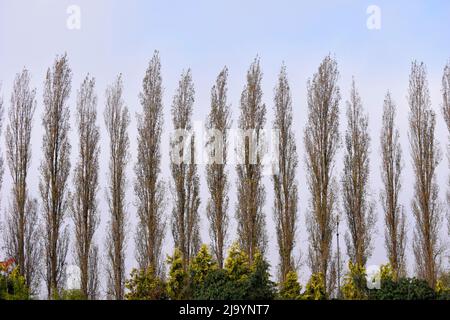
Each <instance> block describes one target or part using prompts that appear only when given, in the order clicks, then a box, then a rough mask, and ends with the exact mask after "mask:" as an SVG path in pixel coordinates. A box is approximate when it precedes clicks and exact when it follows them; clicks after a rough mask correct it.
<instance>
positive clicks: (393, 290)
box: [371, 278, 436, 300]
mask: <svg viewBox="0 0 450 320" xmlns="http://www.w3.org/2000/svg"><path fill="white" fill-rule="evenodd" d="M371 298H372V299H376V300H430V299H435V298H436V293H435V292H434V290H433V289H432V288H430V287H429V286H428V283H427V282H426V281H425V280H420V279H417V278H400V279H399V280H398V281H394V280H391V279H388V280H384V281H382V284H381V288H380V289H379V290H371Z"/></svg>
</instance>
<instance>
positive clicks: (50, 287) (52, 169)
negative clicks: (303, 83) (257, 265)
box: [0, 52, 450, 299]
mask: <svg viewBox="0 0 450 320" xmlns="http://www.w3.org/2000/svg"><path fill="white" fill-rule="evenodd" d="M338 78H339V72H338V66H337V63H336V61H335V60H334V59H333V58H332V57H331V56H327V57H325V59H324V60H323V61H322V62H321V64H320V66H319V68H318V70H317V72H316V73H315V74H314V75H313V77H312V78H311V79H310V80H308V83H307V106H308V107H307V108H308V109H307V124H306V127H305V129H304V146H305V162H306V168H307V180H306V181H307V185H308V188H309V191H310V198H309V202H308V206H307V209H305V214H306V228H307V232H308V234H309V248H308V255H307V256H308V262H309V266H310V268H311V271H312V272H313V273H321V274H322V275H324V279H325V287H326V288H327V290H328V291H329V292H331V291H332V290H333V289H334V288H336V281H337V278H338V276H339V274H338V273H339V271H338V268H339V265H338V258H339V257H338V253H337V252H336V251H335V250H333V237H334V234H335V232H336V231H337V226H338V223H339V220H340V219H341V217H340V216H341V215H342V216H343V217H344V219H345V220H346V222H347V226H348V232H347V234H346V237H345V240H346V246H347V253H348V256H349V259H350V260H351V261H352V262H353V263H356V264H359V265H361V266H364V265H365V264H366V262H367V260H368V258H369V257H370V255H371V252H372V248H373V243H372V238H371V236H372V234H373V228H374V225H375V221H376V215H375V212H374V200H373V199H371V197H370V195H369V160H370V155H369V147H370V142H371V141H370V138H369V126H368V117H367V114H366V113H365V111H364V109H363V105H362V101H361V98H360V96H359V94H358V90H357V88H356V84H355V82H354V81H353V83H352V86H351V91H350V95H349V99H348V101H347V108H346V109H347V113H346V116H347V117H346V118H347V129H346V132H345V135H344V139H343V140H344V141H343V143H341V135H340V132H339V117H340V101H341V94H340V90H339V86H338ZM71 79H72V71H71V69H70V67H69V64H68V59H67V56H66V55H64V56H62V57H57V58H56V60H55V62H54V65H53V67H52V68H49V69H48V71H47V75H46V78H45V82H44V90H43V105H44V112H43V116H42V125H43V131H42V132H43V140H42V155H41V164H40V169H39V170H40V182H39V192H40V201H39V207H38V200H37V199H35V198H34V197H33V196H32V195H31V194H30V192H29V187H28V183H27V178H28V177H27V176H28V173H29V171H28V170H29V166H30V160H31V145H30V138H31V132H32V125H33V119H34V112H35V109H36V96H35V95H36V90H35V89H32V88H31V87H30V75H29V72H28V71H27V70H26V69H24V70H23V71H22V72H21V73H19V74H18V75H17V76H16V78H15V81H14V86H13V91H12V94H11V100H10V106H9V110H8V113H7V126H6V150H5V158H6V163H7V167H8V168H9V172H10V174H11V178H12V184H11V185H10V189H11V190H10V192H11V196H10V198H9V202H8V206H9V209H8V210H7V214H6V223H5V228H4V231H5V232H2V233H3V234H4V236H3V240H4V247H5V249H6V253H7V255H8V256H11V257H14V258H15V259H16V262H17V265H18V268H19V271H20V274H22V275H23V276H24V277H25V279H26V283H27V285H28V286H29V287H30V288H32V289H35V290H36V288H38V284H39V282H40V279H42V278H43V279H44V280H45V284H46V288H47V294H48V297H49V298H53V297H56V296H58V294H59V293H60V291H61V290H62V288H63V286H64V278H65V269H66V257H67V252H68V249H69V230H68V227H67V221H66V220H67V218H69V217H70V218H72V219H73V226H74V229H73V234H74V241H73V244H72V245H73V249H74V253H75V261H76V264H77V265H78V267H79V268H80V271H81V291H82V293H83V294H84V295H85V297H87V298H90V299H95V298H96V297H98V294H99V270H100V265H99V258H100V254H99V249H98V244H97V243H95V241H94V234H95V232H96V230H97V228H98V225H99V210H98V205H97V204H98V191H99V184H98V172H99V153H100V145H99V141H100V134H99V126H98V124H97V95H96V88H95V79H94V78H92V77H91V76H89V75H88V76H87V77H86V78H85V79H84V81H83V82H82V83H81V86H80V88H79V89H78V91H77V100H76V114H75V116H76V125H77V127H76V132H77V135H78V136H77V139H78V143H79V145H78V151H77V152H78V157H77V160H76V163H75V164H74V166H73V169H72V168H71V164H70V159H69V155H70V152H71V144H70V141H69V136H70V127H69V107H68V98H69V95H70V92H71ZM227 79H228V71H227V68H226V67H225V68H224V69H223V70H222V71H221V72H220V74H219V75H218V77H217V80H216V83H215V84H214V86H213V87H212V89H211V104H210V110H209V114H208V117H207V128H210V129H218V130H220V131H221V132H222V134H223V144H222V147H223V150H222V151H220V150H219V152H221V154H220V156H221V158H223V161H222V163H212V164H208V165H207V166H206V182H207V187H208V191H209V197H208V199H207V202H206V215H207V218H208V221H209V231H210V237H211V239H210V243H211V248H212V252H213V254H214V257H215V259H216V261H217V263H218V265H219V267H223V263H224V255H225V253H224V252H225V249H226V244H227V235H228V233H229V228H228V226H229V220H230V211H231V210H230V208H229V191H230V181H229V178H228V170H229V169H228V167H227V159H226V154H227V150H226V149H227V145H228V144H227V139H228V138H229V137H228V134H229V129H230V126H231V108H230V104H229V101H228V99H227ZM261 81H262V72H261V69H260V64H259V60H258V59H255V61H254V62H253V63H252V64H251V66H250V68H249V70H248V72H247V78H246V84H245V87H244V90H243V91H242V94H241V99H240V115H239V120H238V126H239V128H240V129H243V130H248V129H253V130H255V133H256V136H257V137H259V136H260V134H261V130H262V129H263V127H264V126H265V125H266V106H265V104H264V103H263V101H262V95H263V94H262V90H261ZM442 93H443V108H442V110H443V114H444V118H445V120H446V123H447V125H448V127H449V130H450V64H448V65H447V66H446V67H445V69H444V76H443V78H442ZM162 95H163V88H162V78H161V64H160V57H159V54H158V53H157V52H155V54H154V56H153V58H152V59H151V61H150V63H149V65H148V68H147V70H146V73H145V77H144V79H143V82H142V91H141V93H140V94H139V99H140V103H141V107H142V110H141V112H140V113H139V114H138V115H137V129H138V137H137V142H138V143H137V153H136V157H137V159H135V160H136V162H135V165H134V171H135V179H134V183H133V186H134V192H135V197H136V199H135V202H134V203H135V205H136V209H137V217H138V224H137V230H136V232H135V241H136V260H137V263H138V265H139V268H142V269H146V268H152V270H154V272H156V273H157V274H158V275H159V276H161V277H162V276H163V273H164V269H163V264H164V261H163V254H162V243H163V239H164V237H165V233H166V232H165V231H166V229H168V226H167V224H169V226H170V228H171V230H172V234H173V238H174V241H175V246H176V247H177V248H179V249H180V251H181V253H182V257H183V262H184V267H185V268H187V266H188V265H189V262H190V260H191V259H192V257H193V256H194V255H195V254H196V253H197V251H198V250H199V247H200V242H201V240H200V235H199V219H200V216H199V205H200V191H199V174H198V168H197V165H196V164H195V159H194V158H193V157H194V155H195V152H194V148H195V144H194V137H191V138H190V139H192V140H191V141H190V143H187V144H186V143H184V144H182V145H183V147H182V148H181V149H178V150H179V152H180V155H182V154H184V153H185V152H188V154H189V155H190V157H191V159H190V160H191V161H188V162H182V163H180V164H175V163H174V162H172V163H171V164H170V169H171V173H172V181H171V183H170V189H171V191H172V192H171V193H169V192H168V190H169V188H167V186H166V184H165V183H164V181H163V179H162V177H161V149H160V144H161V134H162V131H163V125H164V124H163V112H164V109H163V104H162ZM194 99H195V90H194V84H193V80H192V76H191V72H190V70H188V71H186V72H184V73H183V74H182V75H181V79H180V81H179V84H178V89H177V91H176V93H175V95H174V97H173V102H172V108H171V112H172V121H173V127H174V128H182V129H187V130H189V129H191V127H192V119H191V118H192V112H193V108H194V101H195V100H194ZM408 103H409V107H410V112H409V125H410V126H409V141H410V144H411V157H412V163H413V168H414V177H415V183H414V194H413V196H412V206H411V210H412V213H413V214H414V217H415V231H414V239H413V252H414V256H415V261H416V272H417V276H419V277H421V278H423V279H426V280H427V282H428V283H429V285H430V286H432V287H434V285H435V283H436V278H437V275H438V272H439V271H440V266H441V264H440V262H441V260H440V259H441V257H442V253H443V248H444V247H443V246H442V242H440V240H439V229H440V225H441V223H442V220H443V215H444V214H443V212H444V210H445V208H446V207H447V208H448V205H447V206H445V205H443V203H440V202H439V199H438V185H437V183H436V177H435V170H436V167H437V165H438V163H439V162H440V160H441V154H440V150H439V147H438V143H437V141H436V138H435V123H436V115H435V113H434V111H433V110H432V108H431V102H430V97H429V89H428V84H427V75H426V69H425V66H424V64H423V63H417V62H413V63H412V67H411V74H410V80H409V92H408ZM1 105H2V103H1V102H0V106H1ZM273 110H274V122H273V127H274V128H275V129H278V130H279V133H280V143H279V146H278V148H279V150H278V152H279V164H278V165H279V168H278V169H279V170H278V171H277V173H276V174H275V175H273V176H272V184H273V190H271V192H273V195H274V203H273V214H274V219H275V225H276V235H277V241H278V251H279V268H278V278H279V281H280V282H283V281H284V280H285V278H286V275H287V274H288V272H290V271H295V270H296V268H297V267H298V266H297V264H296V259H295V254H294V247H295V244H296V237H297V234H296V231H297V228H298V224H299V218H298V182H297V179H296V169H297V165H298V155H297V152H296V145H297V141H295V138H294V131H293V122H292V118H293V116H292V115H293V114H292V113H293V110H292V100H291V89H290V86H289V82H288V77H287V73H286V68H285V67H284V66H283V67H282V68H281V71H280V74H279V77H278V82H277V84H276V87H275V97H274V101H273ZM395 116H396V106H395V103H394V101H393V100H392V98H391V96H390V94H389V93H387V94H386V97H385V100H384V112H383V118H382V131H381V134H380V146H381V157H382V166H381V176H382V181H383V190H382V192H381V195H380V202H381V204H382V208H383V215H384V221H385V245H386V249H387V255H388V259H389V262H390V264H391V265H392V267H393V270H394V271H395V273H396V274H397V275H398V276H401V275H404V273H405V249H406V223H405V210H404V207H403V205H402V204H401V203H400V202H399V193H400V190H401V181H402V177H401V173H402V168H403V158H402V150H401V145H400V142H399V131H398V129H397V128H396V126H395ZM104 121H105V124H106V128H107V134H108V138H109V145H108V148H109V150H108V151H109V175H108V185H107V203H108V217H109V218H108V224H107V230H106V234H107V237H106V238H107V239H106V256H105V264H106V272H107V292H108V296H109V297H110V298H113V299H123V298H124V284H125V278H126V275H125V266H124V261H125V254H126V239H127V232H126V231H127V221H128V219H129V215H128V210H127V206H126V203H127V200H126V199H125V191H126V183H127V180H128V179H127V177H126V174H125V170H126V167H127V164H128V163H129V161H130V153H129V136H128V133H127V130H128V126H129V123H130V115H129V111H128V108H127V106H126V104H125V102H124V99H123V83H122V78H121V76H118V77H117V79H116V80H115V82H114V83H113V84H111V85H110V86H109V87H108V88H107V90H106V105H105V107H104ZM213 142H214V141H213V140H209V141H207V144H210V143H213ZM178 143H180V141H175V140H171V145H172V146H174V145H175V144H178ZM342 145H343V147H344V150H345V153H344V159H343V160H344V161H343V173H342V176H341V179H340V181H339V182H338V178H337V177H336V176H337V175H336V172H335V163H336V155H337V152H338V150H339V149H340V148H341V147H342ZM184 149H186V150H184ZM187 149H190V150H187ZM172 150H173V149H172ZM172 156H173V155H172ZM211 156H213V155H211ZM249 158H250V148H249V144H248V143H246V144H245V161H244V162H243V163H242V164H238V165H237V166H236V171H237V181H236V192H237V203H236V204H235V206H236V208H235V218H236V220H237V226H238V227H237V235H238V242H239V244H240V246H241V248H242V249H243V250H244V251H245V252H246V254H247V255H248V257H249V259H250V261H253V259H254V257H255V254H256V253H257V252H262V253H264V251H265V248H266V244H267V237H266V230H265V219H266V213H265V212H264V204H265V192H266V191H265V188H264V184H263V181H262V165H261V155H258V156H257V159H256V163H254V162H251V161H250V159H249ZM1 164H2V166H1V168H2V170H1V173H3V163H1ZM71 170H72V175H73V179H72V184H70V181H69V179H68V178H69V176H70V173H71ZM338 190H340V192H338ZM170 194H171V195H172V199H171V200H172V202H171V208H172V215H171V219H166V208H167V207H168V204H169V203H168V201H167V198H168V197H169V195H170ZM340 194H341V195H342V199H341V200H342V208H341V210H340V209H339V208H338V200H339V199H338V197H339V195H340ZM448 198H449V199H448V201H450V194H449V195H448ZM305 207H306V205H305ZM339 213H340V214H339ZM72 245H71V246H72ZM41 257H42V258H41Z"/></svg>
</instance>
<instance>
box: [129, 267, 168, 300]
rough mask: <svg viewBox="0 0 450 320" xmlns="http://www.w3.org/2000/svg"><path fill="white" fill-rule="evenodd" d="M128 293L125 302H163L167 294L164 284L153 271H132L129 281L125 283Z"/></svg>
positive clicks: (149, 269)
mask: <svg viewBox="0 0 450 320" xmlns="http://www.w3.org/2000/svg"><path fill="white" fill-rule="evenodd" d="M125 287H126V288H127V289H128V292H127V293H126V294H125V299H127V300H164V299H166V298H167V292H166V288H165V284H164V282H163V281H162V280H161V279H160V278H159V277H158V276H157V275H156V274H155V272H154V271H153V269H151V268H148V269H147V270H145V269H141V270H137V269H133V270H132V271H131V274H130V279H129V280H127V281H126V282H125Z"/></svg>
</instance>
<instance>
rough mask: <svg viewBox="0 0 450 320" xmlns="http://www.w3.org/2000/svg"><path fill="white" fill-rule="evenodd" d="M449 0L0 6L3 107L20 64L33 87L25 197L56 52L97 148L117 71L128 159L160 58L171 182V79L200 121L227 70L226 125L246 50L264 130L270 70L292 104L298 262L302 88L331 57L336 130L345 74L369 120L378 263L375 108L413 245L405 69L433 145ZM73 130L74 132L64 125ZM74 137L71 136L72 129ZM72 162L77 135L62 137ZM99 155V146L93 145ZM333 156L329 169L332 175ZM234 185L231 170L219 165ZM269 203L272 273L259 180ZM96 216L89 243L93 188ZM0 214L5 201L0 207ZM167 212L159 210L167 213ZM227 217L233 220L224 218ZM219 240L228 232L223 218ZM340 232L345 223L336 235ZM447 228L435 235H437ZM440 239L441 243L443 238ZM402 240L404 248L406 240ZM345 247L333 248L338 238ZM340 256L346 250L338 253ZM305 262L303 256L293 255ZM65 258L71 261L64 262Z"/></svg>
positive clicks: (3, 0)
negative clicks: (258, 81)
mask: <svg viewBox="0 0 450 320" xmlns="http://www.w3.org/2000/svg"><path fill="white" fill-rule="evenodd" d="M72 4H74V5H79V6H80V9H81V30H69V29H67V27H66V19H67V17H68V14H67V13H66V9H67V7H68V6H69V5H72ZM369 5H377V6H379V8H380V9H381V29H380V30H369V29H367V27H366V20H367V18H368V15H367V14H366V9H367V7H368V6H369ZM449 30H450V2H448V1H444V0H442V1H381V0H373V1H356V0H355V1H350V0H337V1H310V2H309V3H306V1H293V0H292V1H286V0H281V1H275V0H272V1H263V0H258V1H257V0H246V1H245V0H241V1H237V0H228V1H214V0H209V1H204V0H193V1H182V0H179V1H158V2H157V1H137V0H132V1H109V0H99V1H92V0H91V1H87V0H86V1H81V0H71V1H66V0H63V1H56V0H35V1H25V0H0V82H1V83H2V89H1V91H0V95H1V96H3V98H4V101H5V107H8V106H9V96H10V93H11V85H12V81H13V79H14V76H15V74H16V73H17V72H19V71H20V70H21V68H22V67H24V66H26V67H27V68H29V69H30V71H31V74H32V76H33V78H32V84H33V85H34V86H36V87H37V100H38V108H37V111H36V117H35V129H34V131H35V134H34V137H33V141H32V142H33V152H34V153H33V160H32V161H33V163H32V174H31V177H30V184H31V186H30V188H31V191H32V192H33V193H34V194H35V195H36V196H37V195H38V194H37V183H38V179H37V176H38V175H37V167H38V165H39V161H40V147H41V134H42V132H41V128H40V121H41V120H40V119H41V115H42V91H41V88H42V83H43V80H44V75H45V72H46V69H47V68H48V67H49V66H50V65H51V64H52V62H53V60H54V58H55V56H56V55H57V54H61V53H64V52H67V53H68V56H69V61H70V65H71V67H72V70H73V75H74V76H73V83H72V95H71V99H70V107H71V110H74V107H75V96H76V90H77V88H78V87H79V85H80V83H81V79H82V78H83V77H84V76H85V75H86V73H88V72H89V73H90V74H91V75H93V76H95V77H96V78H97V92H98V95H99V100H98V102H99V121H98V122H99V124H100V125H101V127H102V134H103V137H102V139H103V140H102V147H103V146H104V145H105V143H106V140H105V138H106V137H105V136H104V133H105V132H104V129H103V111H102V110H103V103H104V92H105V89H106V86H107V84H109V83H111V82H112V81H113V80H114V77H115V75H116V74H118V73H123V77H124V82H125V83H124V84H125V100H126V102H127V104H128V106H129V108H130V111H131V114H132V116H133V117H132V125H131V127H130V137H131V151H132V155H133V154H134V153H135V149H136V144H135V141H136V139H135V136H136V130H135V124H136V122H135V117H134V114H135V112H138V111H139V110H140V106H139V103H138V92H139V90H140V85H141V81H142V77H143V75H144V72H145V69H146V66H147V63H148V60H149V59H150V58H151V55H152V53H153V51H154V50H155V49H157V50H159V51H160V55H161V60H162V68H163V82H164V88H165V90H164V107H165V110H166V120H165V121H166V128H167V130H166V132H165V134H166V135H165V137H164V139H163V144H164V146H163V152H164V158H163V166H164V167H163V174H164V179H165V180H166V181H170V175H169V171H168V167H167V163H168V152H167V150H168V149H167V142H168V140H167V134H168V132H169V130H170V128H171V121H170V118H169V115H170V112H169V108H170V106H171V101H172V97H173V94H174V92H175V89H176V85H177V83H178V78H179V75H180V73H181V71H182V70H183V69H186V68H188V67H190V68H192V72H193V78H194V81H195V88H196V103H195V111H194V117H193V118H194V120H204V119H205V117H206V114H207V112H208V107H209V99H210V97H209V95H210V88H211V86H212V84H213V82H214V80H215V77H216V75H217V74H218V72H219V71H220V69H221V68H222V67H223V66H224V65H227V66H228V67H229V73H230V78H229V82H230V83H229V100H230V102H231V104H232V111H233V119H234V120H235V119H237V116H238V112H239V110H238V106H239V97H240V92H241V90H242V88H243V85H244V80H245V73H246V70H247V68H248V66H249V64H250V63H251V62H252V60H253V59H254V57H255V56H256V55H259V56H260V58H261V66H262V69H263V72H264V79H263V90H264V101H265V102H266V104H267V108H268V120H269V124H270V121H272V107H273V103H272V101H273V87H274V86H275V83H276V77H277V74H278V71H279V68H280V65H281V63H282V62H283V61H284V62H285V63H286V65H287V70H288V74H289V79H290V81H291V89H292V96H293V107H294V123H295V130H296V136H297V142H298V151H299V156H300V160H301V161H300V166H299V169H298V175H297V178H298V181H299V184H300V186H301V188H300V199H299V208H300V212H299V217H300V218H299V235H298V245H297V249H296V254H297V255H298V252H299V250H300V251H301V252H302V256H303V258H305V254H306V248H307V247H306V228H305V226H304V221H305V212H306V206H307V200H308V199H309V194H308V192H307V189H306V186H305V171H304V166H303V157H304V154H303V139H302V135H303V128H304V126H305V119H306V81H307V79H308V78H309V77H311V76H312V74H313V73H314V72H315V70H316V69H317V67H318V65H319V63H320V61H321V59H322V58H323V57H324V56H325V55H326V54H328V53H331V54H333V55H334V56H335V57H336V59H337V61H338V64H339V69H340V72H341V77H340V86H341V89H342V98H343V99H342V102H341V110H342V112H341V123H342V126H341V127H342V133H343V130H344V129H345V126H344V121H345V119H344V115H345V111H344V110H345V109H344V108H345V100H346V99H347V97H348V90H349V85H350V81H351V77H352V76H353V75H354V76H355V79H356V81H357V86H358V88H359V89H360V93H361V96H362V99H363V103H364V106H365V108H366V110H367V111H368V113H369V117H370V119H369V121H370V129H371V137H372V148H371V149H372V162H371V169H372V175H371V189H372V193H373V197H374V200H376V201H377V209H378V211H377V212H378V217H379V218H378V219H379V223H378V224H379V229H380V231H379V232H378V234H377V235H376V236H375V243H374V245H375V247H376V249H375V251H374V255H373V257H372V258H371V259H370V260H369V264H381V263H385V262H386V257H385V249H384V234H383V231H381V230H382V224H383V220H382V216H381V210H380V206H379V204H378V192H379V190H380V187H381V185H380V177H379V156H378V153H379V147H378V144H379V131H380V119H381V107H382V102H383V98H384V94H385V92H386V90H387V89H389V90H391V92H392V95H393V97H394V99H395V100H396V102H397V104H398V109H399V111H398V112H399V117H398V125H399V128H400V133H401V142H402V147H403V154H404V162H405V169H404V177H403V179H404V188H403V191H402V195H401V200H402V202H403V204H404V205H405V208H406V210H407V213H408V223H409V230H408V231H409V232H408V236H409V239H411V238H412V230H413V226H414V221H413V218H412V215H411V214H410V200H411V194H412V183H413V180H412V179H411V177H412V171H411V165H410V158H409V144H408V138H407V111H408V106H407V103H406V94H407V86H408V74H409V68H410V63H411V60H412V59H417V60H422V61H424V62H425V63H426V64H427V67H428V72H429V83H430V93H431V98H432V103H433V107H434V109H435V110H436V111H437V112H438V122H437V131H436V134H437V138H438V139H439V140H440V142H441V146H443V145H444V144H445V143H446V141H447V140H446V139H447V133H446V128H445V127H444V123H443V120H442V117H441V113H440V110H438V109H439V108H440V105H441V100H442V98H441V96H440V81H441V76H442V70H443V67H444V64H445V62H446V61H447V59H449V58H450V41H448V38H449V36H448V33H449ZM73 127H74V126H73ZM73 136H75V133H74V134H73ZM1 141H2V144H1V146H2V147H1V148H2V150H4V143H3V141H4V139H3V137H2V138H1ZM72 144H73V156H72V159H73V160H75V152H76V139H73V141H72ZM103 149H104V151H106V147H103ZM101 157H102V160H101V161H102V165H103V166H102V169H101V176H102V179H101V181H100V182H101V184H102V186H104V183H105V177H106V161H107V154H106V152H103V153H102V156H101ZM341 157H342V154H339V158H338V165H337V168H336V174H337V176H338V177H340V175H341V166H340V162H341V161H340V159H341ZM447 168H448V167H447V159H446V158H445V157H444V158H443V161H442V162H441V165H440V166H439V169H438V182H439V184H440V186H441V198H442V199H443V196H444V192H445V190H444V186H445V183H446V176H447V174H448V169H447ZM199 170H200V173H201V176H202V179H201V183H202V195H201V196H202V205H201V219H202V236H203V240H204V241H205V242H207V241H209V238H208V232H207V223H206V216H205V214H204V206H205V203H206V198H207V193H206V189H205V187H204V186H205V180H204V175H203V173H204V170H203V168H202V167H200V169H199ZM230 172H231V174H232V179H233V181H232V183H234V168H230ZM129 177H130V185H129V193H128V195H129V203H130V207H129V208H130V231H134V221H135V217H134V215H135V211H134V208H133V206H132V201H133V200H134V197H133V194H132V192H131V191H132V190H131V183H132V179H133V172H132V167H131V166H130V167H129ZM8 182H9V177H8V173H7V172H5V179H4V185H3V189H2V194H3V199H5V196H6V195H7V192H9V191H8V189H9V188H8ZM265 184H266V190H267V193H268V198H267V202H266V213H267V224H268V227H267V230H268V234H269V239H270V244H269V253H268V256H269V258H270V260H271V264H272V266H276V264H277V256H276V246H275V241H276V238H275V236H274V225H273V218H272V210H271V208H272V197H271V195H270V194H271V191H272V186H271V182H270V179H269V178H265ZM231 186H232V187H231V206H230V214H231V215H232V216H234V200H235V196H234V194H235V192H234V184H232V185H231ZM99 201H100V208H101V209H102V210H103V211H102V225H101V227H100V230H99V232H98V233H97V238H98V239H97V240H98V241H99V242H103V240H104V232H103V229H102V228H103V227H104V222H106V220H107V215H106V211H105V210H104V209H105V199H104V189H102V191H101V192H100V193H99ZM1 205H2V210H3V209H4V208H5V206H6V201H2V203H1ZM167 214H170V210H168V211H167ZM232 220H233V219H232ZM231 227H232V231H231V234H230V239H232V238H233V237H234V233H235V232H234V228H235V225H234V222H233V223H232V225H231ZM343 229H344V228H343ZM444 231H446V230H443V232H444ZM446 239H447V240H448V238H446ZM129 240H130V241H129V246H128V248H129V249H128V256H127V267H128V268H131V267H132V266H134V265H135V261H134V243H133V238H132V237H130V239H129ZM409 243H410V241H409ZM166 244H167V249H168V250H169V249H170V248H171V246H172V237H171V233H170V231H169V232H167V241H166ZM341 245H342V248H344V244H343V242H342V243H341ZM410 250H411V248H410V247H408V252H409V254H408V266H409V270H410V271H412V266H413V260H412V259H413V258H412V255H411V254H410ZM343 252H345V250H343ZM303 260H304V259H303ZM69 262H71V261H69ZM300 271H301V278H302V280H303V281H304V280H305V279H306V278H307V276H308V275H309V270H308V268H307V267H306V265H305V266H303V267H302V268H301V270H300Z"/></svg>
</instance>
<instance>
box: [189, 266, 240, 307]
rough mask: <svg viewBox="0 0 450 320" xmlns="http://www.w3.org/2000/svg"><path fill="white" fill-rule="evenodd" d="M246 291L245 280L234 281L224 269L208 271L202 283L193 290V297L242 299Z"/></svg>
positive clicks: (200, 298) (201, 298)
mask: <svg viewBox="0 0 450 320" xmlns="http://www.w3.org/2000/svg"><path fill="white" fill-rule="evenodd" d="M247 292H248V282H247V281H236V280H232V279H231V278H230V274H229V273H228V272H227V271H226V270H224V269H216V270H212V271H211V272H209V273H208V274H207V275H206V277H205V281H204V282H203V284H202V285H201V286H199V287H197V288H196V289H195V290H194V293H193V297H194V298H195V299H199V300H243V299H246V296H247Z"/></svg>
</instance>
